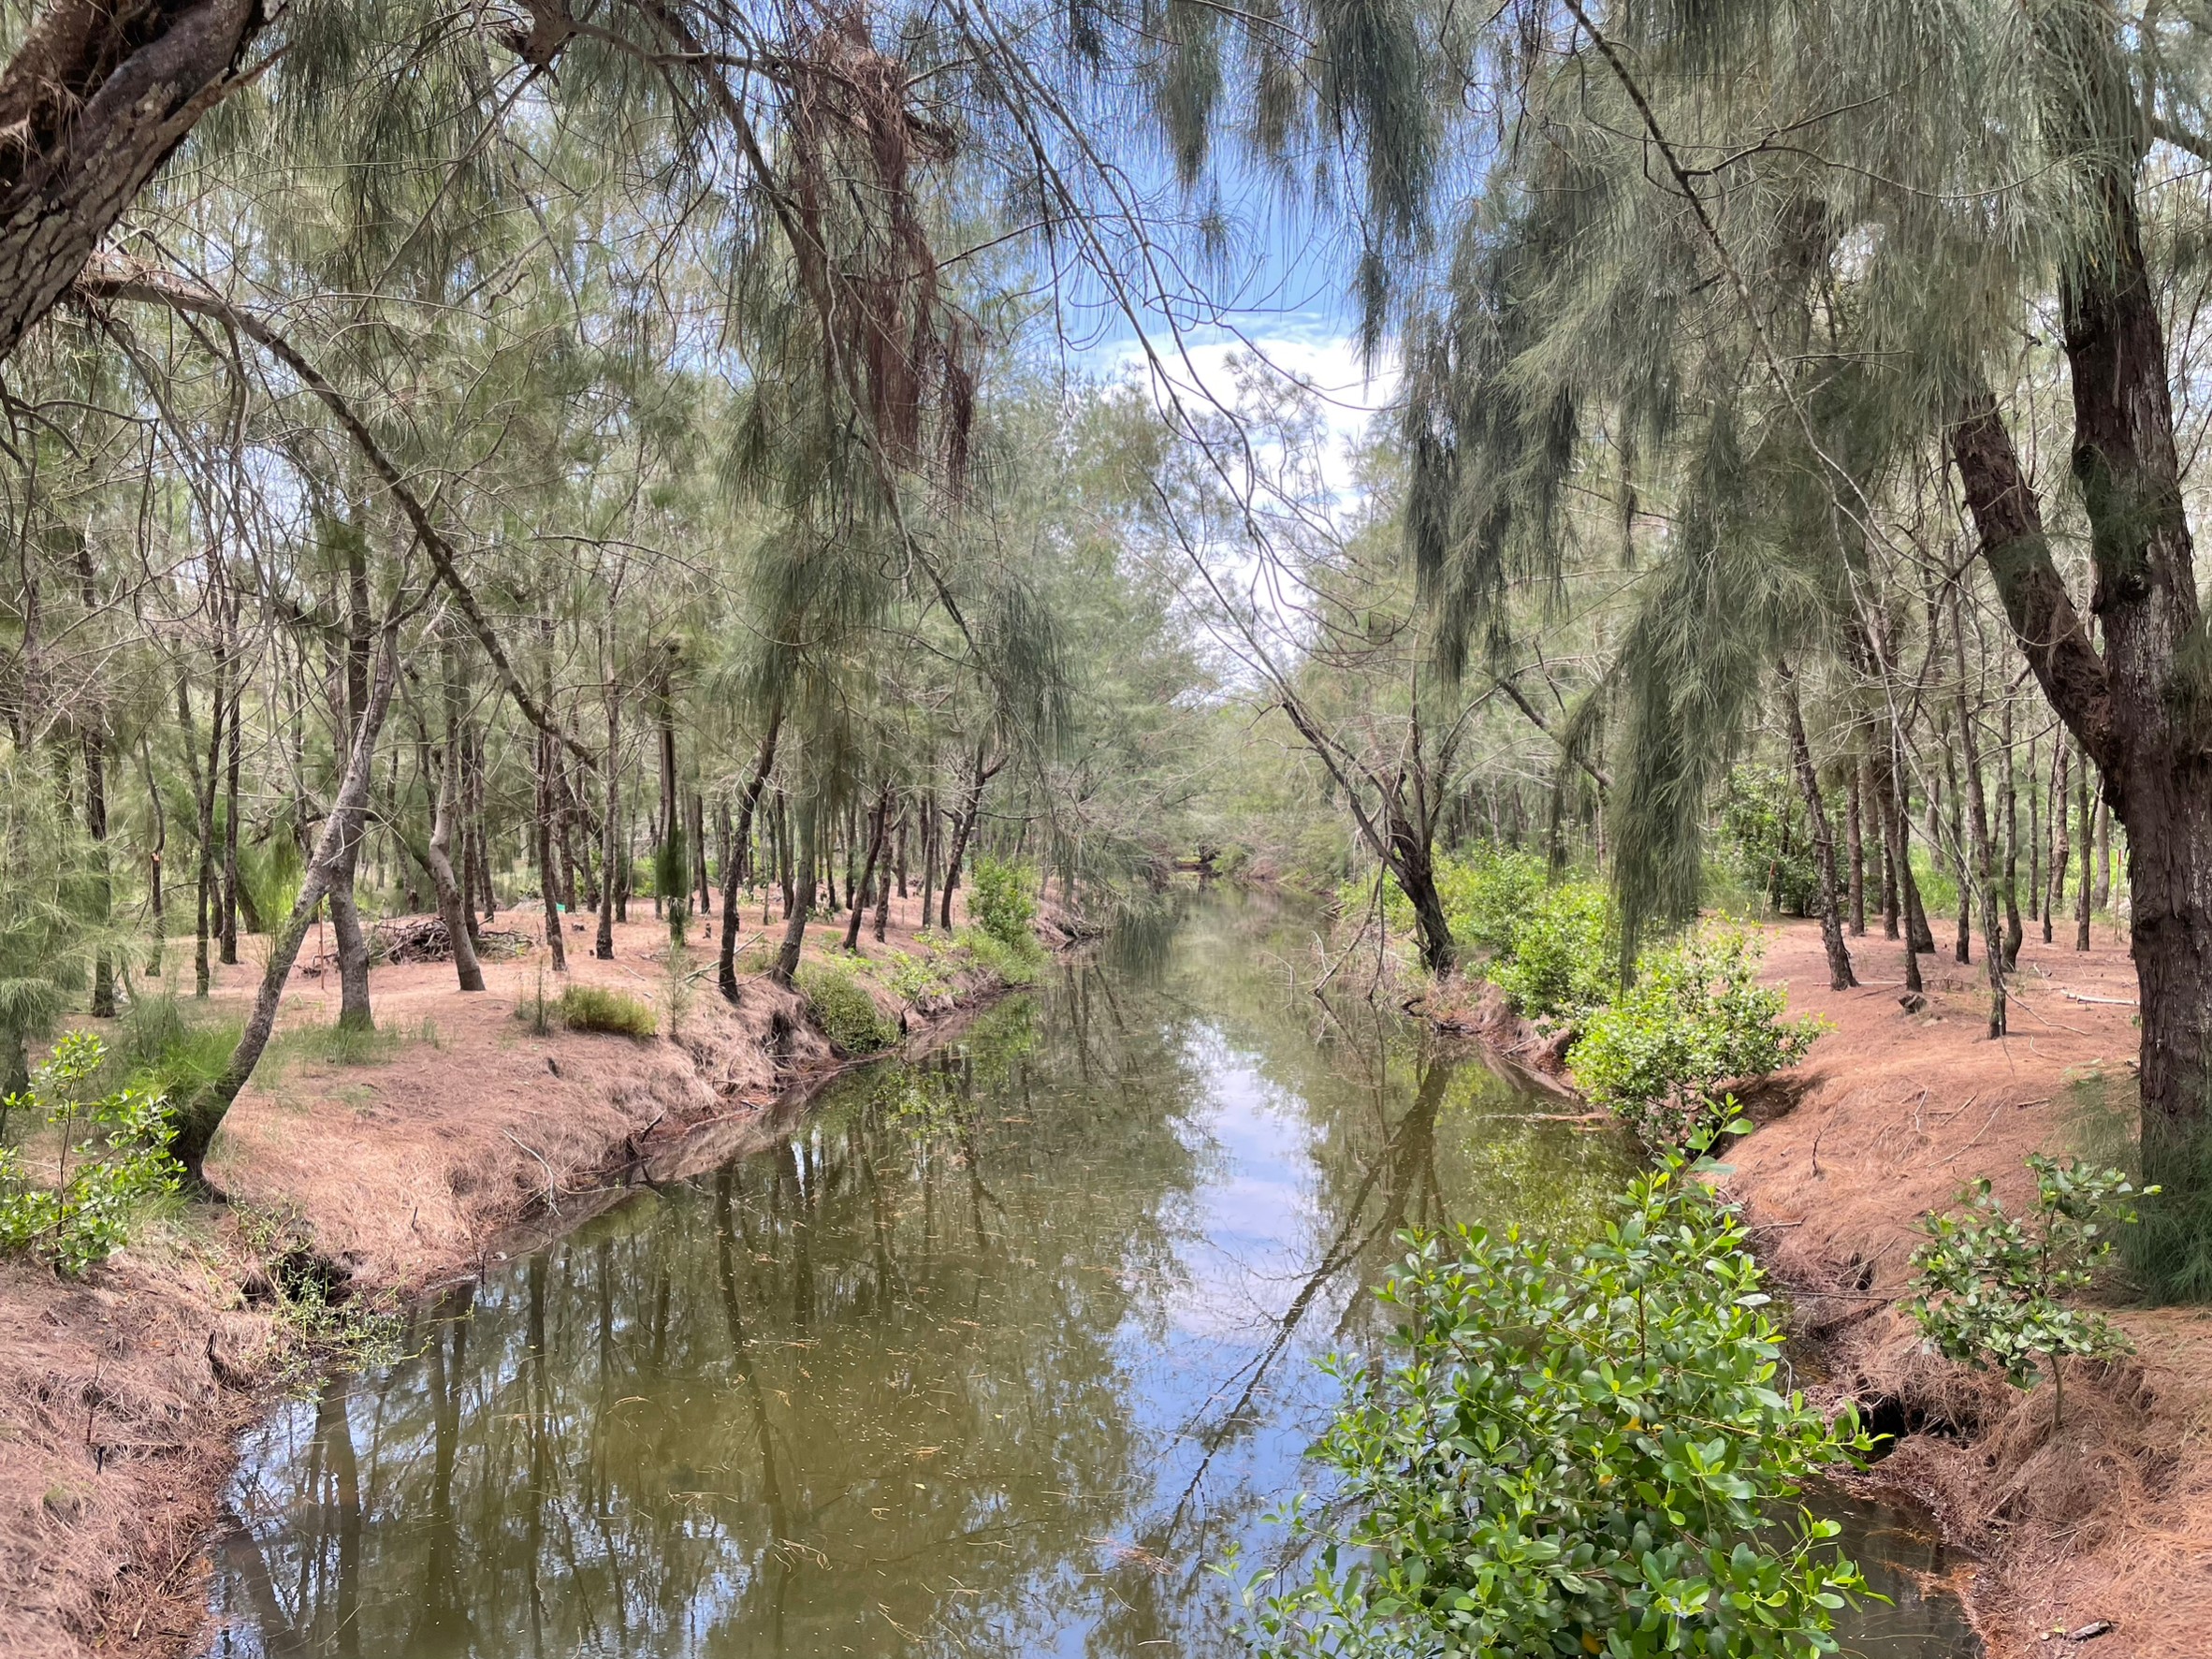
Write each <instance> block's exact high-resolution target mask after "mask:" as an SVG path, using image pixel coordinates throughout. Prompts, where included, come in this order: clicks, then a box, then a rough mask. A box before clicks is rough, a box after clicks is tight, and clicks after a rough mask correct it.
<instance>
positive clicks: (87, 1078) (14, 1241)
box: [0, 1031, 183, 1273]
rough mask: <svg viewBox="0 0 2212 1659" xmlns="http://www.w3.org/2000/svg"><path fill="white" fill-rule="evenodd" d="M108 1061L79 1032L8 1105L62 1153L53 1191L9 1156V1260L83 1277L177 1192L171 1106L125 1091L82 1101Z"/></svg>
mask: <svg viewBox="0 0 2212 1659" xmlns="http://www.w3.org/2000/svg"><path fill="white" fill-rule="evenodd" d="M107 1057H108V1051H107V1045H106V1044H105V1043H103V1042H102V1041H100V1040H99V1038H97V1037H95V1036H94V1035H93V1034H92V1033H91V1032H88V1031H72V1032H70V1033H69V1034H68V1035H66V1036H65V1037H64V1038H63V1039H62V1040H61V1041H59V1042H57V1043H56V1044H55V1045H54V1051H53V1055H52V1057H51V1059H49V1060H48V1061H47V1062H46V1064H45V1065H43V1066H41V1067H39V1068H38V1070H36V1072H34V1073H33V1074H32V1078H31V1086H30V1087H29V1088H28V1089H27V1090H24V1091H22V1092H21V1093H17V1094H11V1095H9V1096H8V1097H7V1102H6V1109H7V1114H8V1115H9V1116H14V1115H15V1114H17V1113H23V1114H25V1115H36V1116H40V1117H43V1118H44V1119H45V1120H46V1121H47V1122H48V1123H50V1124H51V1125H53V1126H54V1128H55V1130H56V1132H57V1135H58V1146H57V1150H56V1155H55V1162H54V1178H53V1183H52V1185H51V1186H47V1185H46V1184H44V1183H42V1182H38V1181H35V1180H33V1179H32V1178H31V1177H30V1175H29V1173H28V1171H26V1170H25V1169H24V1166H23V1159H22V1153H21V1152H20V1151H19V1150H18V1149H16V1148H14V1147H11V1146H0V1250H7V1251H8V1252H10V1253H22V1254H29V1255H33V1256H36V1257H37V1258H38V1259H40V1260H42V1261H45V1262H46V1263H48V1264H49V1265H50V1266H51V1267H53V1268H55V1269H56V1270H58V1271H59V1272H62V1273H82V1272H83V1271H84V1270H85V1269H86V1268H88V1267H90V1266H92V1265H93V1264H94V1263H95V1262H98V1261H105V1260H106V1259H108V1258H109V1257H110V1256H112V1255H113V1254H114V1253H115V1252H116V1251H118V1250H120V1249H121V1248H123V1246H124V1244H127V1243H129V1238H130V1217H131V1212H132V1211H133V1210H134V1209H135V1208H136V1207H137V1206H138V1204H140V1203H142V1202H144V1201H147V1200H150V1199H154V1198H159V1197H161V1196H162V1195H164V1194H166V1193H171V1192H174V1191H176V1190H177V1186H178V1182H179V1179H180V1178H181V1176H182V1173H183V1171H182V1170H181V1169H180V1168H179V1167H178V1165H177V1163H176V1161H175V1160H174V1159H172V1158H171V1157H169V1155H168V1151H167V1142H168V1102H167V1099H165V1098H164V1097H163V1096H162V1095H161V1094H160V1093H158V1092H157V1091H155V1090H153V1089H151V1088H147V1087H144V1086H142V1085H138V1084H126V1085H125V1086H124V1087H123V1088H120V1089H117V1090H115V1091H114V1092H113V1093H110V1094H108V1095H104V1096H100V1097H98V1098H95V1099H85V1098H83V1094H82V1089H83V1085H85V1084H88V1083H90V1082H92V1081H93V1080H94V1079H95V1077H96V1074H97V1073H98V1072H99V1070H100V1069H101V1067H102V1066H103V1065H104V1064H105V1063H106V1061H107ZM103 1130H104V1131H105V1133H104V1134H102V1133H101V1131H103ZM80 1132H82V1133H84V1134H85V1135H86V1136H87V1137H88V1138H87V1139H86V1141H85V1142H83V1143H80V1140H79V1136H80ZM95 1134H97V1135H99V1137H100V1139H99V1144H98V1146H97V1147H96V1148H95V1146H94V1145H93V1144H92V1143H91V1142H90V1139H89V1137H90V1136H91V1135H95Z"/></svg>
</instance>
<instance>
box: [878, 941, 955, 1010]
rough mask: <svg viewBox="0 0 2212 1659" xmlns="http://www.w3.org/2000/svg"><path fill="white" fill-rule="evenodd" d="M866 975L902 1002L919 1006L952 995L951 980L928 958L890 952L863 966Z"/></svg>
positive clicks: (942, 969) (901, 952)
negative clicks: (882, 985)
mask: <svg viewBox="0 0 2212 1659" xmlns="http://www.w3.org/2000/svg"><path fill="white" fill-rule="evenodd" d="M867 971H868V972H870V973H872V974H874V975H875V976H876V978H878V979H879V980H880V981H882V982H883V983H884V984H886V985H888V986H889V987H890V988H891V991H892V993H893V994H894V995H895V996H896V997H899V998H900V1000H902V1001H906V1002H911V1003H914V1004H916V1005H920V1004H922V1003H924V1002H929V1001H933V1000H935V999H936V998H938V997H949V996H951V995H952V993H953V981H952V977H951V976H950V975H949V974H947V973H946V972H945V970H944V968H941V967H940V966H939V964H938V963H937V962H936V961H934V960H933V959H931V958H930V957H928V956H910V955H908V954H907V953H905V952H904V951H892V952H890V953H887V954H886V955H884V956H881V957H880V958H878V959H877V960H875V961H873V962H871V963H869V964H868V965H867Z"/></svg>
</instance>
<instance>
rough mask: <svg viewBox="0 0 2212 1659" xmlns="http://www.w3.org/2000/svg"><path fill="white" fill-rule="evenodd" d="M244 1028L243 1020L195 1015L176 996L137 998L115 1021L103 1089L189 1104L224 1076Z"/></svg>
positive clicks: (103, 1076) (103, 1073)
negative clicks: (128, 1088) (127, 1089)
mask: <svg viewBox="0 0 2212 1659" xmlns="http://www.w3.org/2000/svg"><path fill="white" fill-rule="evenodd" d="M244 1028H245V1022H244V1021H243V1020H240V1019H225V1018H221V1017H214V1018H208V1017H201V1016H196V1015H195V1014H194V1013H192V1012H191V1011H188V1010H187V1008H186V1005H185V1004H184V1003H182V1002H181V1001H180V1000H179V999H178V998H176V997H169V996H153V997H148V996H139V997H133V998H132V999H131V1002H130V1005H129V1006H128V1007H127V1008H125V1009H124V1011H123V1015H122V1017H121V1018H120V1019H118V1020H117V1021H116V1025H115V1036H114V1041H112V1042H110V1043H109V1047H108V1054H107V1060H106V1063H105V1064H104V1066H103V1067H102V1069H101V1079H100V1084H101V1086H102V1087H103V1088H106V1089H109V1090H113V1089H117V1088H121V1087H123V1086H124V1085H125V1084H135V1085H136V1086H138V1087H139V1088H142V1089H145V1090H147V1091H148V1092H149V1093H152V1094H156V1095H166V1096H167V1097H168V1098H169V1099H172V1100H189V1099H192V1098H193V1097H194V1096H196V1095H197V1094H198V1093H199V1092H200V1091H201V1090H202V1089H204V1088H206V1087H207V1086H208V1085H209V1084H212V1083H213V1082H214V1081H215V1080H216V1079H217V1078H219V1077H221V1076H222V1075H223V1072H224V1070H225V1069H226V1067H228V1066H229V1064H230V1055H231V1051H232V1050H233V1049H235V1048H237V1047H238V1040H239V1036H240V1033H241V1032H242V1031H243V1030H244Z"/></svg>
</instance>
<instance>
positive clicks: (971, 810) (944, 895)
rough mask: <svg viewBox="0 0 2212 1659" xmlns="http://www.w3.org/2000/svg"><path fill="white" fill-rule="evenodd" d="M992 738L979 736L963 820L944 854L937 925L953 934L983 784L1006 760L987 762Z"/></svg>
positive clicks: (980, 814)
mask: <svg viewBox="0 0 2212 1659" xmlns="http://www.w3.org/2000/svg"><path fill="white" fill-rule="evenodd" d="M988 743H989V739H987V738H984V739H979V740H978V741H977V743H976V746H975V764H974V765H973V766H972V767H970V768H969V771H968V793H967V795H966V797H965V798H964V799H963V800H962V802H961V804H960V819H959V822H957V823H955V824H954V825H953V844H952V847H951V848H950V849H949V850H948V851H947V852H946V855H945V870H944V878H945V884H944V889H943V891H942V892H941V893H940V894H939V898H938V906H939V909H938V925H939V927H941V928H943V929H944V930H945V931H946V932H948V933H950V932H951V931H952V928H953V893H954V891H955V890H957V889H958V887H959V885H960V860H961V859H962V857H963V856H965V855H966V853H967V851H968V837H970V836H972V835H973V834H974V833H975V826H976V820H977V819H978V818H980V817H981V816H982V810H983V786H984V785H985V784H987V783H989V782H990V781H991V779H994V778H996V777H997V776H998V770H999V768H1000V767H1001V766H1003V765H1005V764H1006V763H1005V762H1004V761H1003V760H1001V761H998V762H996V763H994V764H985V762H984V757H985V756H986V755H987V754H988V753H989V752H990V750H989V748H988Z"/></svg>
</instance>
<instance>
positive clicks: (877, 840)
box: [845, 783, 891, 952]
mask: <svg viewBox="0 0 2212 1659" xmlns="http://www.w3.org/2000/svg"><path fill="white" fill-rule="evenodd" d="M890 828H891V785H889V784H888V783H886V784H884V785H883V786H882V789H881V791H880V793H878V795H877V797H876V812H875V819H874V822H872V823H871V824H870V826H869V829H868V853H867V859H866V863H864V864H863V865H862V866H861V869H860V880H858V881H854V882H850V883H848V894H849V896H850V897H851V900H852V919H851V921H849V922H848V923H846V924H845V949H846V950H847V951H848V952H852V951H857V950H859V949H860V924H861V923H862V922H863V921H865V920H866V916H867V909H868V890H869V885H870V883H872V882H873V881H874V880H875V879H876V866H877V865H878V864H879V863H880V862H881V860H882V857H883V837H884V836H885V835H887V834H888V833H889V831H890Z"/></svg>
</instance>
